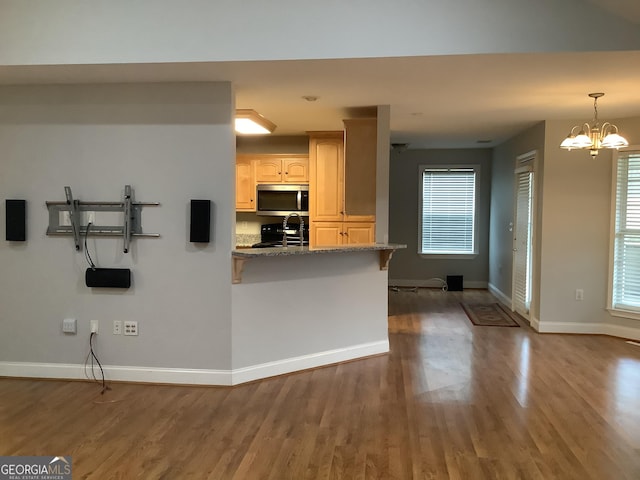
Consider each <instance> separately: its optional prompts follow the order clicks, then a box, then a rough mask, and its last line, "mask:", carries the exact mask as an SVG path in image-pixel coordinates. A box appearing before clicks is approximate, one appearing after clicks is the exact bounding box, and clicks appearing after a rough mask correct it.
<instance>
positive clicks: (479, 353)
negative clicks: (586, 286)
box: [0, 289, 640, 480]
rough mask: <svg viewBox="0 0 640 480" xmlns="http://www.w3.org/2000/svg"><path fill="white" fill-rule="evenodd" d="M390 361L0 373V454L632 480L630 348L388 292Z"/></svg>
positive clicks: (82, 471) (354, 472) (446, 300)
mask: <svg viewBox="0 0 640 480" xmlns="http://www.w3.org/2000/svg"><path fill="white" fill-rule="evenodd" d="M389 295H390V297H389V344H390V349H391V351H390V353H389V354H388V355H383V356H376V357H372V358H368V359H364V360H360V361H353V362H347V363H343V364H339V365H334V366H329V367H326V368H320V369H315V370H310V371H305V372H299V373H295V374H291V375H287V376H281V377H276V378H272V379H266V380H262V381H259V382H253V383H250V384H246V385H240V386H237V387H232V388H224V387H184V386H161V385H158V386H153V385H135V384H120V383H119V384H113V385H111V386H112V390H110V391H107V392H106V393H105V394H104V395H100V389H99V386H97V385H96V384H92V383H88V382H63V381H38V380H28V379H8V378H5V379H0V432H1V433H0V455H72V457H73V467H74V478H81V479H96V480H104V479H126V480H130V479H137V478H139V479H145V480H148V479H165V478H166V479H175V478H180V479H198V480H199V479H215V480H228V479H238V480H239V479H242V480H252V479H270V480H286V479H295V480H302V479H309V480H311V479H313V480H318V479H323V480H329V479H339V478H340V479H349V480H359V479H363V480H368V479H385V480H388V479H398V480H411V479H416V480H418V479H420V480H422V479H433V480H440V479H442V480H450V479H461V480H469V479H473V480H476V479H477V480H483V479H509V480H513V479H523V480H542V479H544V480H552V479H558V480H571V479H580V480H589V479H594V480H595V479H597V480H625V479H626V480H638V479H640V348H638V347H636V346H633V345H629V344H627V343H626V342H624V341H623V340H620V339H616V338H610V337H604V336H588V335H553V334H544V335H540V334H537V333H535V332H533V331H532V330H531V329H530V328H529V327H528V326H527V325H526V324H524V323H523V324H522V325H521V327H520V328H502V327H476V326H474V325H473V324H471V322H470V321H469V319H468V318H467V316H466V314H465V313H464V311H463V310H462V308H461V307H460V303H461V302H470V303H476V302H495V301H496V300H495V299H494V298H493V297H492V296H491V295H490V294H489V293H488V292H486V291H464V292H442V291H440V290H431V289H419V290H418V291H417V292H415V293H412V292H405V291H400V292H394V293H390V294H389Z"/></svg>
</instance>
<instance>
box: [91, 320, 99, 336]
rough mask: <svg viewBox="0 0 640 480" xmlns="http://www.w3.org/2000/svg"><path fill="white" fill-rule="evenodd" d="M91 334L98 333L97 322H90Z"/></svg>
mask: <svg viewBox="0 0 640 480" xmlns="http://www.w3.org/2000/svg"><path fill="white" fill-rule="evenodd" d="M91 333H98V320H91Z"/></svg>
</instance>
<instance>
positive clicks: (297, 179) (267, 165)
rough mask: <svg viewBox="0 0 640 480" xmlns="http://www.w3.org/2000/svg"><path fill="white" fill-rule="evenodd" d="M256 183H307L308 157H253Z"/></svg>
mask: <svg viewBox="0 0 640 480" xmlns="http://www.w3.org/2000/svg"><path fill="white" fill-rule="evenodd" d="M254 159H255V169H256V182H257V183H303V184H304V183H309V157H307V156H304V155H255V156H254Z"/></svg>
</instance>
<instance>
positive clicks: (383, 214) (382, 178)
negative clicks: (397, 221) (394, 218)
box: [376, 105, 391, 243]
mask: <svg viewBox="0 0 640 480" xmlns="http://www.w3.org/2000/svg"><path fill="white" fill-rule="evenodd" d="M377 110H378V111H377V115H376V118H377V122H378V125H377V135H376V141H377V144H378V146H377V152H378V153H377V155H376V159H377V160H376V242H378V243H388V241H389V168H390V167H389V157H390V153H389V145H391V107H390V106H389V105H378V107H377Z"/></svg>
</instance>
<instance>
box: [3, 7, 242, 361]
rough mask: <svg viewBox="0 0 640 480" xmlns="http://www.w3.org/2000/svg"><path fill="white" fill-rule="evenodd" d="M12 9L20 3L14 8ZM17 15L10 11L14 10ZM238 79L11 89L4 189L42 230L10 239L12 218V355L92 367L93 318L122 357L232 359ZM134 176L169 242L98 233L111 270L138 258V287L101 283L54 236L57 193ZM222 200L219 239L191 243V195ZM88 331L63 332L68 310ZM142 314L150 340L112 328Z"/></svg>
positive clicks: (107, 194)
mask: <svg viewBox="0 0 640 480" xmlns="http://www.w3.org/2000/svg"><path fill="white" fill-rule="evenodd" d="M4 7H6V3H5V4H4ZM3 18H4V17H3ZM232 111H233V98H232V89H231V86H230V85H229V84H228V83H200V84H162V85H160V84H138V85H91V86H80V85H76V86H39V87H1V88H0V145H1V146H2V155H1V157H0V192H1V196H2V197H3V198H22V199H26V200H27V202H28V239H27V242H25V243H9V242H6V241H4V225H5V222H4V208H2V209H0V210H1V211H2V213H1V216H2V218H0V225H2V226H1V227H0V228H1V229H2V241H1V242H0V265H2V274H1V275H0V282H1V283H0V305H2V307H1V308H0V362H42V363H66V364H82V363H83V361H84V357H85V355H86V353H87V342H88V337H89V321H90V320H92V319H97V320H99V321H100V333H99V335H98V339H97V342H96V343H97V348H98V351H99V353H100V359H101V361H102V362H103V363H104V364H108V365H124V366H127V365H128V366H139V367H175V368H200V369H228V368H230V358H231V352H230V335H231V303H230V300H229V299H230V296H231V279H230V276H231V275H230V259H229V252H230V250H231V242H232V236H233V234H232V223H233V221H234V219H233V216H232V212H233V209H234V207H233V205H234V190H233V183H232V182H230V181H229V179H231V178H233V158H234V134H233V132H232V129H231V114H232ZM125 184H130V185H131V186H132V187H133V189H134V191H135V198H136V199H137V200H139V201H159V202H160V203H161V205H160V206H159V207H146V208H144V210H143V213H142V220H143V221H142V224H143V228H144V230H145V231H147V232H157V233H160V234H161V237H160V238H158V239H135V240H133V243H132V251H131V253H130V254H127V255H124V254H123V253H122V240H120V239H111V238H109V239H106V238H101V239H98V240H94V239H90V241H89V247H90V249H91V252H92V255H93V257H94V259H96V260H97V261H98V263H99V266H104V267H112V266H120V267H129V268H131V269H132V271H133V286H132V287H131V289H129V290H126V291H116V290H109V289H107V290H101V289H94V290H92V289H90V288H87V287H86V286H85V285H84V271H85V268H86V267H87V264H86V263H85V259H84V256H83V253H82V252H80V253H77V252H75V250H74V247H73V241H72V239H71V237H48V236H46V235H45V230H46V228H47V224H48V214H47V208H46V207H45V201H47V200H50V201H61V200H64V198H65V197H64V190H63V188H64V186H65V185H69V186H71V187H72V190H73V194H74V197H75V198H76V199H79V200H81V201H100V200H105V201H114V200H120V199H121V198H122V194H123V188H124V185H125ZM193 198H197V199H211V200H212V201H213V213H212V218H213V221H212V232H213V234H212V242H211V243H210V244H208V245H206V246H200V245H199V246H196V245H194V244H191V243H189V235H188V222H189V200H190V199H193ZM67 317H74V318H77V320H78V334H77V335H75V336H69V335H65V334H63V333H62V332H61V325H62V320H63V318H67ZM113 320H137V321H138V322H139V329H140V335H139V336H138V337H125V336H115V335H112V334H111V329H112V322H113Z"/></svg>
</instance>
